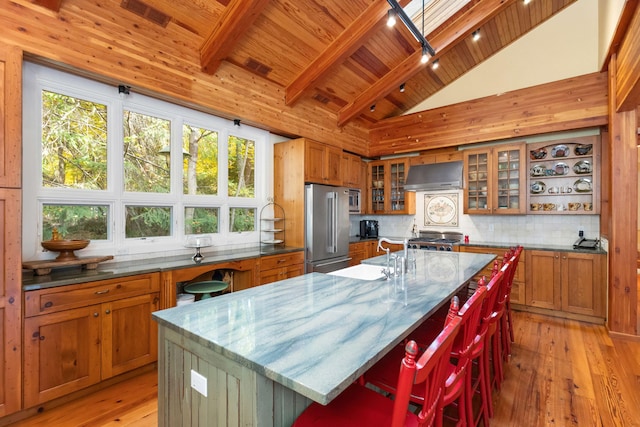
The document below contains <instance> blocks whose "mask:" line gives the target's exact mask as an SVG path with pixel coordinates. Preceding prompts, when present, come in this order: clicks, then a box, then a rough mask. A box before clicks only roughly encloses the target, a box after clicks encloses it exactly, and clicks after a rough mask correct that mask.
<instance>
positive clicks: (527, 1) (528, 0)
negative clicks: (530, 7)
mask: <svg viewBox="0 0 640 427" xmlns="http://www.w3.org/2000/svg"><path fill="white" fill-rule="evenodd" d="M522 2H523V3H524V4H525V5H527V4H529V3H531V0H523V1H522Z"/></svg>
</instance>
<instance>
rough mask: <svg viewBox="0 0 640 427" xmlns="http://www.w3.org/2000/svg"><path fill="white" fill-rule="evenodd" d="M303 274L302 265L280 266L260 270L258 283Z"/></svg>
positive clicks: (276, 280)
mask: <svg viewBox="0 0 640 427" xmlns="http://www.w3.org/2000/svg"><path fill="white" fill-rule="evenodd" d="M303 274H304V265H303V264H295V265H290V266H286V267H281V268H273V269H271V270H262V271H261V272H260V284H261V285H266V284H267V283H272V282H278V281H280V280H284V279H289V278H291V277H296V276H301V275H303Z"/></svg>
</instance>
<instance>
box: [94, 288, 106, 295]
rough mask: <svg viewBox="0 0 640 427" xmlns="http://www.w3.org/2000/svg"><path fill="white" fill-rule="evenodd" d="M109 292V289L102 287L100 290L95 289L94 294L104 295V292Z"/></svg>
mask: <svg viewBox="0 0 640 427" xmlns="http://www.w3.org/2000/svg"><path fill="white" fill-rule="evenodd" d="M108 293H109V289H104V290H102V291H95V294H96V295H104V294H108Z"/></svg>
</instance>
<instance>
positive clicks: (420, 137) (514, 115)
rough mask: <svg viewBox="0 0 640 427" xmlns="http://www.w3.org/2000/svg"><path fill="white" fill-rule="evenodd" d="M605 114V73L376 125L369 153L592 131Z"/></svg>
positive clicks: (374, 154) (482, 99) (604, 117)
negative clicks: (581, 130)
mask: <svg viewBox="0 0 640 427" xmlns="http://www.w3.org/2000/svg"><path fill="white" fill-rule="evenodd" d="M607 110H608V108H607V74H606V73H593V74H587V75H584V76H579V77H574V78H570V79H565V80H559V81H557V82H552V83H548V84H544V85H539V86H534V87H530V88H526V89H521V90H516V91H512V92H507V93H505V94H502V95H499V96H488V97H485V98H478V99H474V100H472V101H467V102H462V103H459V104H454V105H449V106H446V107H440V108H434V109H432V110H427V111H421V112H418V113H414V114H410V115H406V116H400V117H394V118H391V119H387V120H383V121H380V122H378V123H377V124H376V125H374V126H372V128H371V135H370V139H371V141H370V146H369V155H371V156H377V155H381V154H391V153H407V152H413V151H420V150H425V149H431V148H439V147H451V146H457V145H462V144H471V143H477V142H484V141H494V140H500V139H507V138H514V137H523V136H526V135H535V134H541V133H548V132H558V131H563V130H569V129H580V128H585V127H595V126H600V125H604V124H606V123H607Z"/></svg>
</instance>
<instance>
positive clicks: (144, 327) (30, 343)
mask: <svg viewBox="0 0 640 427" xmlns="http://www.w3.org/2000/svg"><path fill="white" fill-rule="evenodd" d="M159 301H160V295H159V274H158V273H153V274H146V275H138V276H131V277H126V278H120V279H111V280H104V281H98V282H91V283H84V284H79V285H68V286H61V287H56V288H48V289H41V290H37V291H28V292H25V320H24V407H25V408H29V407H32V406H35V405H38V404H41V403H43V402H46V401H49V400H52V399H55V398H58V397H61V396H64V395H66V394H69V393H71V392H74V391H76V390H80V389H82V388H85V387H88V386H90V385H93V384H96V383H98V382H100V381H102V380H105V379H107V378H110V377H113V376H116V375H119V374H122V373H124V372H127V371H130V370H133V369H136V368H139V367H141V366H144V365H147V364H149V363H152V362H155V361H156V360H157V357H158V335H157V326H156V323H155V322H154V321H153V320H152V318H151V313H152V312H153V311H155V310H157V309H158V307H159Z"/></svg>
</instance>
